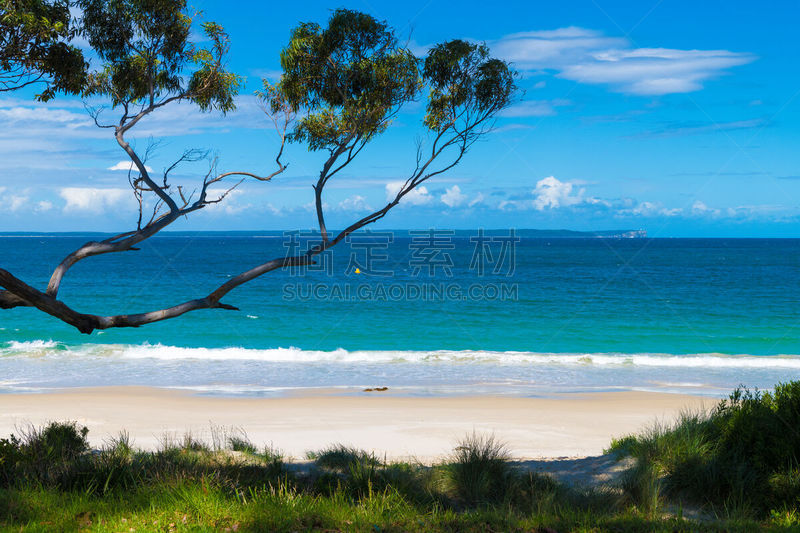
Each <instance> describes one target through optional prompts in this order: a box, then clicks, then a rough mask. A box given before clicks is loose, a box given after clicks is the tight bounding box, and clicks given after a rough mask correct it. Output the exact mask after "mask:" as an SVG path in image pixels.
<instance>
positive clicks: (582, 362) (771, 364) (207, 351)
mask: <svg viewBox="0 0 800 533" xmlns="http://www.w3.org/2000/svg"><path fill="white" fill-rule="evenodd" d="M26 357H56V358H64V357H66V358H72V357H79V358H92V357H99V358H118V359H124V360H135V359H155V360H174V361H179V360H206V361H261V362H275V363H317V362H318V363H352V364H357V363H373V364H374V363H395V364H402V363H407V364H443V363H452V364H482V363H483V364H497V365H566V366H576V365H578V366H598V367H603V366H633V367H672V368H719V369H725V368H729V369H735V368H752V369H769V368H772V369H781V368H785V369H798V370H800V355H770V356H764V355H727V354H716V353H706V354H688V355H687V354H679V355H678V354H664V353H637V354H623V353H541V352H500V351H486V350H460V351H456V350H426V351H401V350H396V351H394V350H353V351H349V350H345V349H342V348H339V349H337V350H332V351H319V350H302V349H300V348H294V347H289V348H271V349H249V348H237V347H231V348H184V347H178V346H165V345H162V344H139V345H124V344H81V345H77V346H70V345H66V344H62V343H58V342H55V341H44V340H36V341H27V342H16V341H11V342H7V343H2V344H0V358H26Z"/></svg>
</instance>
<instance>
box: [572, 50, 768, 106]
mask: <svg viewBox="0 0 800 533" xmlns="http://www.w3.org/2000/svg"><path fill="white" fill-rule="evenodd" d="M754 59H755V58H754V57H753V56H752V55H750V54H739V53H735V52H729V51H727V50H673V49H667V48H637V49H633V50H609V51H607V52H602V53H596V54H593V55H592V56H591V57H590V58H587V59H585V60H583V61H582V62H580V63H577V64H574V65H569V66H566V67H565V68H564V69H563V70H562V72H561V74H560V76H561V77H563V78H566V79H569V80H574V81H579V82H583V83H599V84H609V85H612V86H613V87H615V88H617V90H620V91H622V92H627V93H633V94H642V95H659V94H670V93H688V92H693V91H697V90H700V89H702V88H703V85H702V82H704V81H706V80H708V79H711V78H715V77H717V76H719V75H721V74H722V73H723V72H724V71H725V70H726V69H728V68H730V67H735V66H738V65H744V64H746V63H750V62H751V61H753V60H754Z"/></svg>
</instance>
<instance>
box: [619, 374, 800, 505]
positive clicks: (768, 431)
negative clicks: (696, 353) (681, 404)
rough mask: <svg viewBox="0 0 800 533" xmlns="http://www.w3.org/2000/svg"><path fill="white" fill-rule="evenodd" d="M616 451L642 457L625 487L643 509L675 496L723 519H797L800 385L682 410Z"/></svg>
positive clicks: (735, 394) (742, 390)
mask: <svg viewBox="0 0 800 533" xmlns="http://www.w3.org/2000/svg"><path fill="white" fill-rule="evenodd" d="M610 451H612V452H615V453H618V454H619V455H621V456H632V457H635V458H636V462H637V465H636V466H635V468H634V469H633V470H632V471H631V472H629V475H628V477H627V479H626V484H625V491H626V492H627V494H628V495H629V497H630V498H631V500H632V501H633V502H634V503H635V504H637V505H639V506H640V507H641V508H654V507H657V506H658V505H661V503H663V502H664V501H667V500H668V501H672V502H681V503H684V504H686V505H691V506H696V507H700V508H701V509H702V510H703V511H705V512H707V513H709V514H713V515H715V516H721V517H738V518H741V517H754V518H759V519H762V518H765V517H768V516H783V517H784V518H785V517H786V516H790V517H791V516H793V515H794V514H796V513H797V511H798V505H800V464H799V463H798V461H799V460H800V382H791V383H785V384H780V385H778V386H777V387H776V388H775V389H774V390H773V391H770V392H761V391H751V390H748V389H746V388H739V389H737V390H735V391H734V392H733V393H732V394H731V395H730V396H729V398H727V399H726V400H723V401H722V402H720V403H719V404H718V405H717V406H716V407H715V408H714V409H713V410H711V411H709V412H706V413H683V414H682V415H681V416H680V418H679V419H678V420H677V421H676V422H675V423H674V424H672V425H670V426H664V425H657V426H654V427H651V428H650V429H649V430H647V431H645V432H643V433H641V434H640V435H636V436H629V437H625V438H623V439H619V440H615V441H614V442H612V445H611V448H610Z"/></svg>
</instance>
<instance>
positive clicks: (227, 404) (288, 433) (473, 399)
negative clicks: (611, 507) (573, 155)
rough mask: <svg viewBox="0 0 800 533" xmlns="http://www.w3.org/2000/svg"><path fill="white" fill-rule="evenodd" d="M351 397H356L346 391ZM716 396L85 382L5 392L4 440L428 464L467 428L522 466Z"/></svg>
mask: <svg viewBox="0 0 800 533" xmlns="http://www.w3.org/2000/svg"><path fill="white" fill-rule="evenodd" d="M351 392H352V391H351ZM716 401H717V399H716V398H712V397H709V396H692V395H685V394H674V393H658V392H634V391H619V392H600V393H588V394H587V393H582V394H561V395H559V396H558V397H555V398H553V397H547V398H527V397H512V396H474V395H473V396H429V397H409V396H401V395H397V394H391V393H390V392H388V391H387V392H377V393H374V394H358V395H354V394H348V393H343V392H342V391H341V390H339V389H334V390H331V389H318V390H315V391H314V392H311V391H309V390H305V391H303V393H302V394H295V395H287V396H281V397H269V398H252V397H247V398H242V397H220V396H201V395H197V394H191V393H187V392H186V391H179V390H174V389H159V388H153V387H134V386H125V387H116V386H115V387H92V388H81V389H62V390H59V391H57V392H45V393H6V394H2V395H0V438H4V437H7V436H8V435H9V434H10V433H18V432H19V428H23V427H24V426H26V425H28V424H33V425H35V426H40V425H43V424H45V423H47V422H49V421H64V420H75V421H77V422H78V423H79V424H81V425H85V426H86V427H88V428H89V440H90V443H91V444H92V446H94V447H101V446H102V445H103V443H104V442H105V441H107V440H108V439H109V438H113V437H116V436H117V435H118V434H119V433H120V431H123V430H124V431H127V432H128V433H129V434H130V437H131V439H132V441H133V445H134V446H135V447H137V448H141V449H145V450H153V449H157V448H158V447H159V445H160V443H161V442H163V440H164V439H165V438H171V439H180V438H182V437H183V435H184V434H186V433H190V434H191V435H192V436H193V437H194V438H199V439H201V440H204V441H208V442H210V441H211V428H212V426H215V427H217V428H222V429H225V430H233V429H241V430H243V431H244V432H245V433H246V434H247V436H248V438H249V439H250V440H251V441H252V442H253V443H255V444H256V445H258V446H259V447H263V446H265V445H270V446H273V447H275V448H277V449H279V450H281V451H282V452H284V453H285V454H286V456H287V457H288V458H292V459H294V460H302V459H303V458H304V457H305V452H307V451H311V450H319V449H321V448H324V447H326V446H328V445H331V444H337V443H341V444H346V445H351V446H355V447H358V448H363V449H365V450H367V451H372V452H375V453H376V454H378V455H379V456H381V457H386V458H387V459H389V460H393V459H396V460H409V459H411V460H413V459H416V460H419V461H421V462H425V463H430V462H435V461H437V460H440V459H442V458H443V457H445V456H446V455H447V454H449V453H450V452H451V451H452V449H453V447H454V446H455V444H456V442H457V441H458V440H459V439H460V438H462V437H464V436H465V435H466V434H468V433H472V432H473V431H475V432H478V433H493V434H494V435H495V436H496V437H497V438H498V439H500V440H502V441H504V442H505V443H507V445H508V449H509V451H510V452H511V454H512V456H513V457H514V458H515V459H518V460H530V459H543V458H564V457H587V456H596V455H600V454H602V452H603V449H604V448H607V447H608V446H609V444H610V443H611V439H612V438H614V437H621V436H624V435H627V434H630V433H638V432H639V431H642V430H644V429H645V428H647V427H648V426H650V425H652V424H653V423H654V422H656V421H661V422H671V421H672V420H673V419H674V418H675V417H676V416H677V415H678V414H679V413H680V412H681V411H682V410H687V409H689V410H697V409H703V408H709V407H712V406H713V405H715V404H716Z"/></svg>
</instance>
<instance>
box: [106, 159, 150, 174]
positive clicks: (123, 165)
mask: <svg viewBox="0 0 800 533" xmlns="http://www.w3.org/2000/svg"><path fill="white" fill-rule="evenodd" d="M144 168H145V169H146V170H147V172H153V169H152V168H150V167H149V166H147V165H145V166H144ZM106 170H124V171H126V172H127V171H129V170H133V171H136V165H134V164H133V161H120V162H119V163H117V164H116V165H114V166H111V167H108V168H107V169H106Z"/></svg>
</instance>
